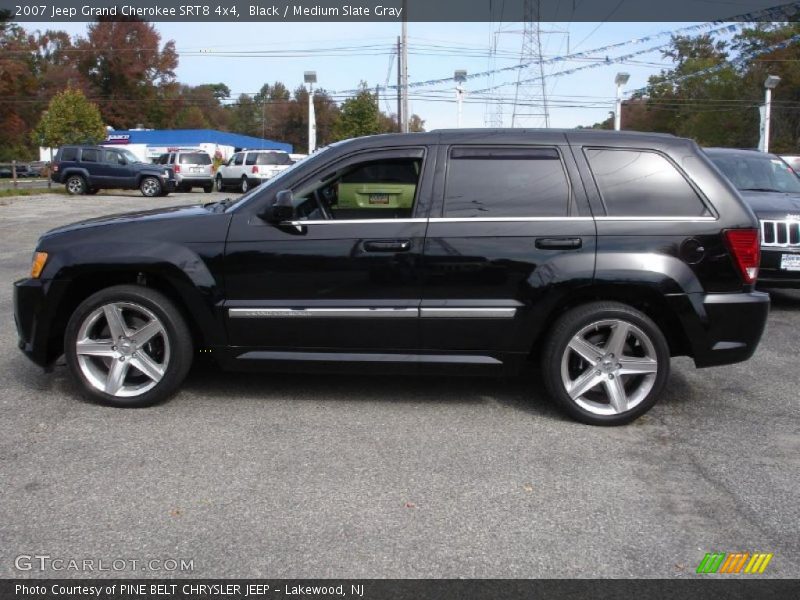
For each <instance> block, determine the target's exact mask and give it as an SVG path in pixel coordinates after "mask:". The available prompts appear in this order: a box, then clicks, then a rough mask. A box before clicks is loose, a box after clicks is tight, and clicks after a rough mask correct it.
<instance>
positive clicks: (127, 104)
mask: <svg viewBox="0 0 800 600" xmlns="http://www.w3.org/2000/svg"><path fill="white" fill-rule="evenodd" d="M112 18H113V19H115V20H114V21H109V20H100V21H99V22H97V23H93V24H91V25H89V29H88V36H87V37H86V38H85V39H84V38H78V40H77V42H76V44H75V46H76V50H77V51H78V54H79V59H78V71H79V72H80V73H81V74H82V75H83V76H84V77H85V78H86V80H87V81H88V84H89V87H90V90H91V93H92V95H93V96H96V97H97V98H98V100H99V106H100V110H101V112H102V114H103V118H104V119H105V120H106V122H108V123H109V124H110V125H112V126H113V127H115V128H128V127H132V126H135V125H137V124H139V123H142V122H144V124H145V125H150V124H153V121H154V120H157V119H159V118H163V103H161V106H159V103H160V101H161V91H163V90H162V88H166V86H169V84H171V83H173V82H174V80H175V69H176V68H177V66H178V55H177V53H176V52H175V42H173V41H169V42H167V43H166V44H164V47H163V49H162V48H161V35H160V34H159V33H158V31H157V30H156V28H155V27H154V26H153V25H152V24H151V23H145V22H143V21H140V20H137V19H129V20H126V21H118V20H116V19H118V18H119V17H112ZM150 108H155V109H156V111H155V112H154V113H151V114H148V111H149V109H150Z"/></svg>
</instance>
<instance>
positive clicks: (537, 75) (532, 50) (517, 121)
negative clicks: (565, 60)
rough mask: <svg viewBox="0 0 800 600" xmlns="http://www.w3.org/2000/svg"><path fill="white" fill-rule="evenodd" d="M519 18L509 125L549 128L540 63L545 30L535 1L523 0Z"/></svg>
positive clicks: (544, 85)
mask: <svg viewBox="0 0 800 600" xmlns="http://www.w3.org/2000/svg"><path fill="white" fill-rule="evenodd" d="M523 17H524V19H525V22H524V24H523V29H522V50H521V51H520V55H519V63H520V68H519V69H518V70H517V83H516V86H515V87H514V108H513V111H512V113H511V127H541V126H542V125H544V126H545V127H550V112H549V110H548V107H547V83H546V82H545V78H544V63H543V62H542V60H543V57H542V34H543V33H545V32H543V31H542V28H541V23H540V22H539V0H525V4H524V6H523ZM522 65H525V66H524V67H523V66H522Z"/></svg>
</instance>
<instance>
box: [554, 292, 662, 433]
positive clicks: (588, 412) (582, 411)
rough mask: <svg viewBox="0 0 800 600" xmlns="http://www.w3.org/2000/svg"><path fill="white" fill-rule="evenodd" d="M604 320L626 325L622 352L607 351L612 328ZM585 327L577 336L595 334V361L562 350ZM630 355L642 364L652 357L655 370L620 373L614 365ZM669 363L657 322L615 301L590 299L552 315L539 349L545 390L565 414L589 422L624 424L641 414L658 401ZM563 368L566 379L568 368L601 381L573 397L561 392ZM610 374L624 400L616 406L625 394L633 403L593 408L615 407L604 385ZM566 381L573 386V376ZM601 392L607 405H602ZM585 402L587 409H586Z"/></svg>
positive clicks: (610, 382)
mask: <svg viewBox="0 0 800 600" xmlns="http://www.w3.org/2000/svg"><path fill="white" fill-rule="evenodd" d="M604 323H605V324H606V325H605V327H608V333H607V334H604V333H603V327H604V325H603V324H604ZM609 323H625V324H627V327H626V328H625V329H621V330H620V331H627V330H630V334H627V335H625V336H622V337H623V338H625V339H624V340H623V343H624V344H625V349H623V351H622V353H621V354H622V356H616V357H615V355H614V354H613V353H611V354H609V353H608V345H609V343H610V342H611V335H612V333H613V331H614V326H612V325H608V324H609ZM598 324H600V326H599V327H598V326H597V325H598ZM585 328H588V332H587V333H585V334H582V335H590V334H591V335H595V336H597V341H596V343H595V342H594V341H592V342H591V343H592V344H596V345H595V346H594V347H595V348H597V349H599V350H602V351H603V355H602V356H598V357H597V362H594V361H593V362H592V363H589V362H587V360H586V359H584V358H583V357H581V356H578V354H577V352H575V351H574V350H568V346H569V344H570V343H571V342H573V339H574V338H575V337H576V336H578V335H579V334H581V332H582V330H584V329H585ZM595 332H596V333H595ZM604 335H607V337H606V338H605V340H603V336H604ZM640 335H643V336H645V338H646V339H647V341H644V340H642V339H640V338H639V337H637V336H640ZM629 336H630V337H629ZM581 337H582V336H581ZM648 344H649V345H648ZM626 351H627V354H626ZM652 355H654V356H652ZM609 357H610V358H609ZM639 357H641V358H639ZM630 359H634V360H637V359H638V360H640V361H643V362H644V361H655V363H654V364H655V365H656V367H655V368H657V371H655V372H654V373H650V372H648V373H647V374H643V375H638V374H633V375H631V374H629V373H620V371H619V367H620V365H621V364H624V363H625V361H626V360H630ZM651 364H653V363H652V362H651ZM592 365H596V366H592ZM562 367H563V370H562ZM615 367H616V369H617V370H615ZM669 367H670V352H669V346H668V345H667V341H666V339H665V338H664V334H663V333H662V332H661V330H660V329H659V327H658V325H656V324H655V323H654V322H653V320H652V319H650V318H649V317H648V316H647V315H645V314H644V313H642V312H640V311H638V310H636V309H635V308H633V307H631V306H628V305H627V304H622V303H619V302H592V303H589V304H584V305H582V306H578V307H576V308H573V309H571V310H569V311H567V312H566V313H564V314H563V315H561V317H559V318H558V320H557V321H556V323H555V325H554V326H553V328H552V330H551V331H550V334H549V336H548V338H547V340H546V343H545V345H544V349H543V353H542V377H543V378H544V384H545V387H546V388H547V391H548V393H549V394H550V396H551V397H552V398H553V399H554V400H555V401H556V403H557V405H558V406H559V407H560V408H561V409H562V410H564V411H565V412H566V413H567V414H568V415H570V416H571V417H573V418H574V419H576V420H578V421H581V422H582V423H588V424H590V425H624V424H626V423H630V422H631V421H633V420H635V419H637V418H638V417H640V416H641V415H643V414H644V413H646V412H647V411H648V410H650V409H651V408H652V407H653V405H655V403H656V402H657V401H658V397H659V396H660V394H661V392H662V391H663V389H664V386H665V384H666V382H667V379H668V377H669ZM564 371H566V377H567V378H568V379H571V378H572V375H571V373H573V372H574V373H575V374H578V373H580V374H583V375H586V374H588V376H589V377H594V376H596V377H597V378H599V379H600V380H601V381H598V383H597V384H596V387H592V388H589V389H587V390H586V391H585V392H584V393H583V394H582V395H581V396H578V398H576V399H573V398H572V397H571V396H570V394H569V393H568V392H567V383H565V381H564ZM590 372H591V373H590ZM623 377H627V379H623ZM615 378H617V382H616V384H617V385H619V384H622V390H623V392H624V393H623V397H624V398H625V402H623V403H620V404H622V405H624V406H627V401H628V394H629V393H630V394H631V395H632V396H633V398H634V399H635V400H636V403H635V405H634V406H633V407H632V408H630V409H627V410H620V411H619V412H615V414H598V412H599V411H613V410H615V409H614V408H613V407H612V404H613V403H612V402H611V400H610V398H611V396H610V395H609V394H610V392H609V391H608V390H610V389H611V387H608V386H613V385H614V383H615V382H614V380H615ZM593 380H594V379H593ZM586 381H589V379H586ZM572 383H573V384H577V377H576V378H575V379H574V380H572ZM640 386H641V387H640ZM650 386H652V387H650ZM598 388H600V389H598ZM648 388H649V391H647V390H648ZM592 390H595V391H592ZM645 392H646V393H645ZM603 396H605V402H607V408H605V407H603V402H604V400H603ZM587 406H589V407H590V408H588V409H587ZM598 407H599V408H598ZM596 411H598V412H596Z"/></svg>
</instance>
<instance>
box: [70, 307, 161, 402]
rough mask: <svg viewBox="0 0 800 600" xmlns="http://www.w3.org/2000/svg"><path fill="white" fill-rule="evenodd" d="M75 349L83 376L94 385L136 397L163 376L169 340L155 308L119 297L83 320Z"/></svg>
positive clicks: (125, 395) (124, 396)
mask: <svg viewBox="0 0 800 600" xmlns="http://www.w3.org/2000/svg"><path fill="white" fill-rule="evenodd" d="M75 352H76V354H77V357H78V365H79V366H80V369H81V372H82V373H83V376H84V377H85V378H86V380H87V381H88V382H89V383H90V384H91V385H92V386H93V387H94V388H96V389H97V390H100V391H101V392H105V393H106V394H109V395H111V396H116V397H118V398H131V397H135V396H140V395H142V394H144V393H146V392H148V391H150V390H151V389H153V388H154V387H155V386H156V384H158V382H159V381H161V379H162V378H163V377H164V374H165V373H166V371H167V366H168V365H169V359H170V342H169V336H168V335H167V332H166V329H165V328H164V325H163V324H162V323H161V321H160V320H159V318H158V317H157V316H156V315H155V314H153V312H152V311H150V310H148V309H147V308H145V307H143V306H141V305H139V304H135V303H133V302H114V303H111V304H105V305H103V306H100V307H98V308H96V309H95V310H93V311H92V312H91V313H90V314H89V316H88V317H86V319H84V321H83V323H81V326H80V329H79V330H78V336H77V342H76V344H75Z"/></svg>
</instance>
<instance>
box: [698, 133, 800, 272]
mask: <svg viewBox="0 0 800 600" xmlns="http://www.w3.org/2000/svg"><path fill="white" fill-rule="evenodd" d="M706 153H707V154H708V156H709V157H710V158H711V160H712V161H713V162H714V164H716V165H717V167H719V169H720V171H722V172H723V173H724V174H725V175H726V176H727V177H728V179H730V180H731V182H732V183H733V185H734V186H736V188H737V189H738V190H739V192H740V193H741V195H742V197H743V198H744V200H745V202H746V203H747V204H748V205H749V206H750V208H752V209H753V212H755V213H756V216H757V217H758V219H759V222H760V225H761V267H760V274H759V278H758V281H759V284H760V285H762V286H764V287H792V288H800V178H798V177H797V176H796V174H795V172H794V171H793V170H792V168H791V167H790V166H789V165H788V164H787V163H786V162H784V161H783V160H782V159H781V158H780V157H778V156H776V155H774V154H765V153H763V152H758V151H755V150H733V149H729V148H709V149H707V150H706Z"/></svg>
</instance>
